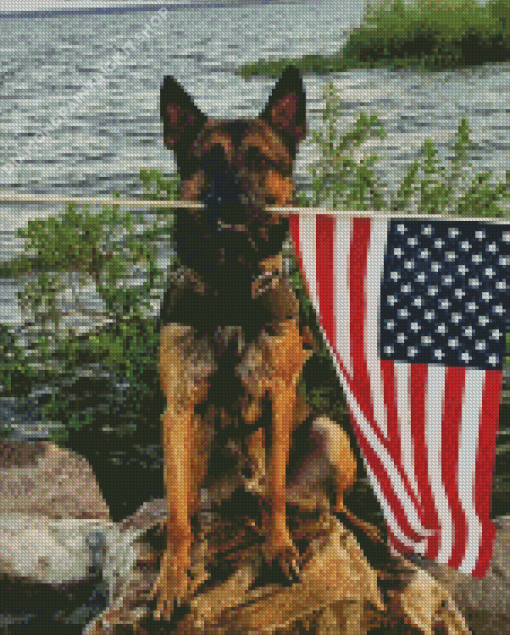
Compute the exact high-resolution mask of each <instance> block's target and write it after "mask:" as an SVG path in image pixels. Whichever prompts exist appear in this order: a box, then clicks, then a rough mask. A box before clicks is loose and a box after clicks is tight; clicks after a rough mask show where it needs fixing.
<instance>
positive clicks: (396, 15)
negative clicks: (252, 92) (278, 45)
mask: <svg viewBox="0 0 510 635" xmlns="http://www.w3.org/2000/svg"><path fill="white" fill-rule="evenodd" d="M508 61H510V0H489V1H488V2H487V3H486V4H485V5H481V4H479V3H478V2H477V1H476V0H411V1H410V2H405V1H404V0H376V2H375V3H370V1H369V2H367V3H366V5H365V11H364V15H363V18H362V20H361V25H360V26H359V27H356V28H354V29H352V30H351V32H350V34H349V36H348V38H347V41H346V43H345V45H344V46H343V48H342V49H340V50H339V51H337V52H336V53H334V54H332V55H319V54H308V55H304V56H302V57H299V58H280V59H272V60H266V59H260V60H258V61H256V62H253V63H250V64H245V65H243V66H241V67H240V68H238V69H236V72H237V73H238V74H240V75H241V76H243V77H244V78H245V79H248V78H250V77H252V76H255V75H266V76H270V77H279V76H280V74H281V71H282V70H283V69H284V68H285V67H286V66H287V65H288V64H294V65H295V66H297V67H298V68H299V69H300V70H301V71H302V72H303V73H316V74H328V73H338V72H344V71H350V70H353V69H355V68H365V69H372V68H388V69H390V70H406V69H407V70H422V71H429V72H431V71H444V70H448V69H456V68H465V67H470V66H477V65H482V64H488V63H491V64H494V63H504V62H508Z"/></svg>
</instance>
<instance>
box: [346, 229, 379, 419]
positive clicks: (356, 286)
mask: <svg viewBox="0 0 510 635" xmlns="http://www.w3.org/2000/svg"><path fill="white" fill-rule="evenodd" d="M370 225H371V220H370V219H369V218H354V219H353V221H352V229H353V231H352V239H351V246H350V253H349V256H350V258H349V273H348V275H349V285H350V291H351V294H350V303H351V305H350V316H351V320H350V336H351V341H350V344H351V364H352V376H353V378H354V380H355V385H356V391H355V394H356V401H357V402H358V404H359V407H360V408H361V410H362V412H363V414H364V415H365V417H367V418H369V419H372V420H373V419H374V418H375V417H374V409H373V404H372V395H371V391H370V378H369V375H368V368H367V362H366V359H365V319H366V305H367V302H366V295H365V294H366V286H365V285H366V273H367V256H368V248H369V244H370Z"/></svg>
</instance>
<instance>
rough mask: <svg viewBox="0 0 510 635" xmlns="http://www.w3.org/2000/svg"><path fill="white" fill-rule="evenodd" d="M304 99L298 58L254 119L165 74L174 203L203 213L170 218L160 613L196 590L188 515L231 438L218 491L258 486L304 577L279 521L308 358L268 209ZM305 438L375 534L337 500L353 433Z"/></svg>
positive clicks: (312, 473)
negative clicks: (216, 113)
mask: <svg viewBox="0 0 510 635" xmlns="http://www.w3.org/2000/svg"><path fill="white" fill-rule="evenodd" d="M305 106H306V98H305V91H304V88H303V83H302V80H301V77H300V74H299V71H298V70H297V69H296V68H294V67H292V66H289V67H288V68H287V69H286V70H285V71H284V73H283V74H282V76H281V78H280V80H279V81H278V83H277V84H276V86H275V87H274V89H273V92H272V95H271V96H270V98H269V101H268V102H267V105H266V106H265V108H264V110H263V111H262V113H261V114H260V115H259V117H257V118H254V119H233V120H211V119H209V118H208V117H206V116H205V115H204V114H203V113H202V112H201V111H200V110H199V108H198V107H197V106H196V105H195V104H194V102H193V100H192V98H191V97H190V96H189V95H188V94H187V93H186V92H185V90H184V89H183V88H182V87H181V86H180V85H179V84H178V83H177V81H176V80H175V79H174V78H173V77H165V79H164V82H163V85H162V88H161V104H160V107H161V117H162V119H163V125H164V142H165V144H166V146H167V148H169V149H171V150H173V151H174V153H175V156H176V160H177V167H178V170H179V173H180V176H181V191H180V194H181V199H183V200H185V201H196V202H199V203H203V204H204V208H203V209H194V210H193V209H191V210H181V211H178V212H177V214H176V225H175V241H176V252H177V254H176V255H177V260H176V263H177V264H176V265H175V266H174V268H173V270H172V271H171V273H170V281H169V285H168V287H167V291H166V293H165V297H164V299H163V304H162V309H161V313H160V336H161V341H160V360H159V364H160V377H161V387H162V390H163V392H164V394H165V396H166V401H167V403H166V410H165V412H164V414H163V415H162V424H163V447H164V480H165V489H166V500H167V513H168V515H167V530H166V533H167V549H166V551H165V552H164V554H163V557H162V559H161V567H160V574H159V577H158V579H157V581H156V584H155V586H154V588H153V591H152V598H156V597H157V599H158V602H157V608H156V612H155V617H156V619H164V620H170V618H171V616H172V614H174V612H175V609H176V607H180V606H184V605H185V603H187V602H188V601H189V599H190V598H191V596H192V594H193V592H194V590H195V589H193V588H192V583H191V581H190V579H189V576H188V569H189V567H190V556H191V546H192V544H193V530H192V520H193V517H194V514H195V513H196V512H197V511H198V510H199V507H200V493H201V488H203V487H205V488H208V487H209V488H211V490H214V487H215V485H214V483H215V482H216V481H215V478H216V476H217V474H218V473H219V472H220V471H221V469H223V468H225V465H226V463H224V462H222V461H220V464H221V465H220V466H219V467H220V468H221V469H217V468H218V465H217V466H216V468H214V467H211V458H212V454H211V453H212V452H213V450H214V448H215V447H216V448H218V447H220V446H225V447H226V446H229V447H231V445H229V444H230V441H232V440H234V444H235V442H237V443H238V447H239V448H240V451H238V455H239V456H243V457H244V460H245V463H244V467H243V464H242V463H240V464H238V465H237V467H236V469H235V470H234V471H233V472H231V473H230V476H229V477H228V478H227V480H226V483H227V488H226V489H225V487H224V486H223V485H222V486H221V487H220V486H216V492H217V493H218V494H219V495H220V497H221V496H223V497H225V496H228V495H230V494H231V493H232V491H233V490H235V489H236V487H238V486H241V487H244V488H245V489H247V490H252V491H253V492H255V493H260V494H261V496H262V498H263V499H264V500H266V501H267V504H266V508H267V509H268V510H270V511H268V512H266V513H265V515H264V516H263V527H262V531H263V532H264V536H265V543H264V544H265V547H264V556H265V560H266V562H267V563H268V566H270V567H271V569H272V570H273V571H274V572H276V573H278V572H280V575H281V577H282V578H283V579H284V580H286V581H289V583H292V582H293V581H296V580H298V579H299V574H300V571H299V566H300V564H302V563H300V553H299V552H298V550H297V548H296V546H295V545H294V544H293V541H292V538H291V536H290V533H289V529H288V526H287V520H286V500H287V498H288V495H289V489H292V487H294V486H295V485H296V482H297V481H296V482H294V481H292V478H295V479H299V478H303V474H305V473H306V470H304V471H303V470H297V471H296V472H295V476H294V477H291V476H290V475H289V474H288V470H287V465H288V461H289V452H290V450H291V447H290V446H291V438H292V433H293V431H294V430H295V429H296V428H297V427H298V426H299V425H300V424H302V423H303V422H305V420H307V419H308V418H309V416H310V413H309V411H308V409H307V406H306V405H305V403H304V401H303V400H302V399H301V397H300V395H299V392H298V391H297V390H296V388H297V382H298V379H299V376H300V373H301V370H302V368H303V366H304V364H305V362H306V360H307V359H308V357H309V356H310V355H311V354H312V353H311V352H310V350H307V348H306V338H305V336H304V334H303V329H302V328H301V327H300V323H299V305H298V301H297V298H296V296H295V294H294V292H293V291H292V290H291V288H290V286H289V280H288V276H287V273H286V272H285V270H284V265H283V259H282V247H283V243H284V240H285V238H286V235H287V232H288V219H286V218H285V217H283V216H281V215H276V214H271V213H267V212H266V211H265V208H266V206H268V205H269V206H271V205H278V206H285V205H289V204H291V203H292V199H293V182H292V168H293V162H294V159H295V156H296V150H297V146H298V143H299V142H300V141H301V140H302V139H303V138H304V137H305V135H306V110H305ZM313 426H315V428H313ZM313 435H315V437H314V438H315V446H313V445H311V446H310V448H309V450H307V447H306V446H304V447H300V448H299V451H300V452H301V454H304V455H306V454H307V452H308V458H310V456H311V455H313V453H314V451H315V450H314V449H313V448H314V447H315V449H317V447H318V445H317V439H318V438H320V439H322V441H321V443H322V446H321V447H322V450H321V452H322V455H321V456H322V459H320V460H319V463H317V462H315V463H313V461H312V462H311V463H310V462H309V473H308V477H307V478H309V479H310V483H312V481H313V479H315V480H317V479H319V478H322V477H321V476H320V473H322V472H321V470H320V469H318V468H317V465H319V467H320V466H321V465H323V466H324V465H326V463H327V465H328V466H329V467H328V469H329V470H330V476H331V475H332V477H333V481H334V487H335V489H336V502H335V503H334V507H333V511H334V512H339V513H340V512H341V513H343V514H346V515H347V516H348V517H349V518H350V519H351V521H352V522H353V523H355V524H356V526H359V527H361V528H362V529H363V530H364V531H366V532H367V533H368V534H370V535H374V536H375V534H374V530H375V528H374V527H372V526H371V525H369V524H368V523H363V522H361V521H359V520H358V519H356V518H355V517H354V516H352V514H350V513H349V512H348V511H347V510H346V509H345V508H344V506H343V494H344V492H345V491H346V490H348V489H349V488H350V487H351V486H352V484H353V483H354V480H355V475H356V460H355V458H354V455H353V452H352V449H351V446H350V441H349V437H348V436H347V434H346V433H345V431H343V430H342V429H341V428H340V426H338V425H336V424H334V423H333V422H331V421H330V420H328V419H325V418H319V419H313V425H312V433H311V437H313ZM266 437H267V438H266ZM311 437H310V438H311ZM229 440H230V441H229ZM266 441H267V443H266ZM215 444H216V445H215ZM300 445H301V446H302V444H300ZM319 445H320V444H319ZM266 447H267V466H266ZM319 454H320V452H319ZM321 461H322V463H321ZM239 465H241V467H239ZM223 483H225V481H223ZM311 487H312V488H313V487H315V485H314V484H313V483H312V485H311ZM227 489H228V490H229V491H227ZM220 490H221V491H220ZM375 532H377V530H375Z"/></svg>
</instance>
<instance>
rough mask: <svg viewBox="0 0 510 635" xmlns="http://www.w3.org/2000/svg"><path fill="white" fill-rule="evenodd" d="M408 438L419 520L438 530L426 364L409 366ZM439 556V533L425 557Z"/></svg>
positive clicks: (431, 541)
mask: <svg viewBox="0 0 510 635" xmlns="http://www.w3.org/2000/svg"><path fill="white" fill-rule="evenodd" d="M409 369H410V407H411V437H412V439H413V446H414V447H413V449H414V471H415V475H416V481H417V484H418V491H419V494H420V501H421V509H420V508H419V511H420V512H423V513H420V519H421V521H422V523H423V524H424V526H425V527H427V528H430V529H439V517H438V515H437V511H436V508H435V505H434V502H433V499H434V497H433V495H432V490H431V488H430V478H429V460H428V452H427V441H426V439H425V425H426V424H425V394H426V391H427V381H428V366H427V364H410V365H409ZM438 552H439V532H438V533H436V534H435V535H434V536H433V537H431V538H429V540H428V543H427V557H428V558H431V559H432V560H434V559H435V558H436V557H437V554H438Z"/></svg>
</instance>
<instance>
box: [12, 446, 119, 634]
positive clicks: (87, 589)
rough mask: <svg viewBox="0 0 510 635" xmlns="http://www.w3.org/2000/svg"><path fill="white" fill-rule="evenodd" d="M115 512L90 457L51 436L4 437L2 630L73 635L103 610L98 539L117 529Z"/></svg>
mask: <svg viewBox="0 0 510 635" xmlns="http://www.w3.org/2000/svg"><path fill="white" fill-rule="evenodd" d="M109 517H110V514H109V510H108V507H107V505H106V503H105V501H104V499H103V497H102V495H101V490H100V489H99V486H98V484H97V482H96V479H95V476H94V474H93V472H92V470H91V468H90V466H89V465H88V463H87V461H86V460H85V459H83V458H81V457H80V456H78V455H77V454H75V453H74V452H70V451H68V450H63V449H60V448H58V447H57V446H56V445H54V444H53V443H51V442H47V441H43V442H29V441H22V442H13V441H5V440H2V441H0V598H2V612H1V613H0V629H3V628H8V629H10V628H11V627H12V626H13V625H21V624H23V625H24V626H27V627H30V628H31V629H32V630H31V631H27V633H28V632H44V631H45V630H46V632H53V633H57V625H58V624H60V625H63V626H62V628H64V631H63V632H65V633H66V635H71V633H74V632H81V630H82V628H83V626H84V625H85V624H86V623H87V622H88V621H90V619H92V618H93V617H94V616H95V615H97V614H98V612H100V611H101V610H103V609H104V608H105V606H106V602H105V599H106V594H107V590H106V589H103V600H101V601H100V600H99V596H98V592H99V591H100V588H101V585H104V582H103V580H102V578H101V575H100V567H98V558H101V557H104V555H105V552H106V549H108V546H107V544H106V542H105V545H104V546H101V544H100V543H101V539H104V540H105V541H106V540H107V535H109V534H112V532H113V534H115V533H116V534H118V533H119V530H118V528H117V527H115V525H113V523H111V522H109ZM108 540H109V541H110V543H111V541H112V540H115V537H114V536H113V537H112V536H110V537H109V538H108ZM98 542H99V545H98V544H96V543H98ZM111 548H112V549H113V547H111ZM91 599H92V601H93V604H94V603H95V605H93V604H92V605H91ZM101 602H102V604H101ZM71 625H76V630H72V629H73V627H72V626H71ZM9 632H10V631H9ZM58 632H61V631H58Z"/></svg>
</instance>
